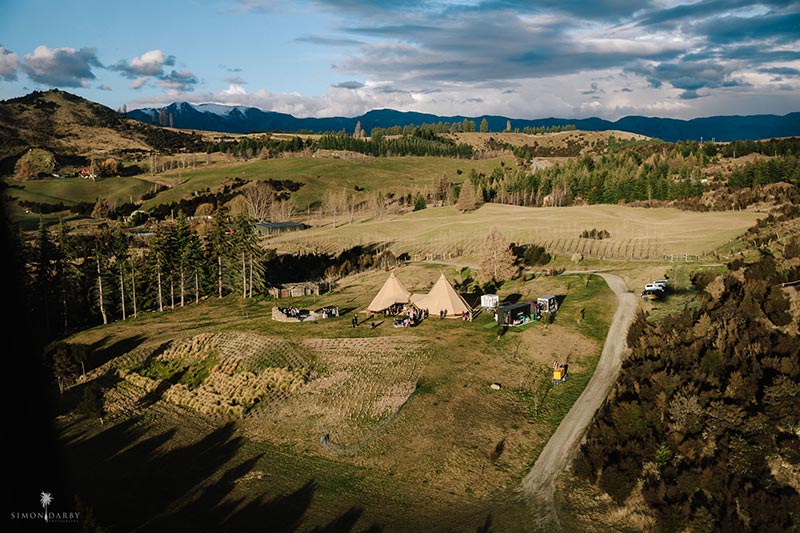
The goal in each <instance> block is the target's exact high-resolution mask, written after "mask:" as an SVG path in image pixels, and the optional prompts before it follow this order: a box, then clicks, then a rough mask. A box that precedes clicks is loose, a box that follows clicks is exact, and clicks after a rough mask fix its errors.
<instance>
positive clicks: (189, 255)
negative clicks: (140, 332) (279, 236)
mask: <svg viewBox="0 0 800 533" xmlns="http://www.w3.org/2000/svg"><path fill="white" fill-rule="evenodd" d="M17 242H18V246H19V248H20V249H19V250H18V252H19V253H20V254H21V255H22V256H23V257H25V258H27V265H28V266H27V269H26V276H25V284H26V294H27V296H28V299H29V302H28V306H29V307H28V308H29V310H30V312H31V316H32V319H33V320H34V321H35V326H36V329H37V330H39V331H41V332H42V333H43V334H44V335H46V337H47V338H54V337H57V336H60V335H62V334H64V333H67V332H69V331H72V330H75V329H77V328H82V327H86V326H89V325H94V324H99V323H102V324H107V323H108V322H110V321H113V320H126V319H128V318H131V317H136V316H138V315H139V314H140V313H142V312H148V311H165V310H169V309H175V308H176V307H183V306H186V305H189V304H192V303H197V302H199V301H200V299H201V298H205V297H209V296H216V297H220V298H221V297H223V296H225V295H227V294H231V293H234V294H238V295H240V296H241V297H242V298H252V297H253V296H256V295H260V294H263V293H264V292H265V289H266V287H265V278H264V273H265V271H264V251H263V250H262V249H261V248H260V247H259V245H258V239H257V231H256V229H255V226H254V225H253V223H252V221H251V220H250V219H248V218H247V217H245V216H239V217H236V218H233V219H226V218H224V217H216V218H214V219H213V221H211V222H210V223H204V224H203V225H202V226H199V227H193V226H192V225H191V224H190V222H189V220H188V219H187V218H186V217H184V216H183V215H179V216H178V217H177V218H175V219H174V220H167V221H163V222H161V223H159V224H158V226H157V228H156V230H155V231H154V232H153V234H152V235H139V236H136V235H130V234H129V233H126V232H125V231H123V230H122V228H121V227H119V226H116V227H115V228H113V229H112V228H110V227H109V226H107V225H105V224H103V225H100V226H98V227H97V228H95V229H93V230H91V231H90V232H86V233H77V232H72V233H70V232H68V231H67V228H66V226H65V225H64V224H63V223H62V224H59V225H58V227H57V228H55V229H54V230H51V229H49V228H47V227H46V226H45V224H44V223H41V224H40V226H39V231H38V232H37V234H36V237H35V238H34V239H33V240H31V241H30V242H24V241H23V240H21V239H18V241H17Z"/></svg>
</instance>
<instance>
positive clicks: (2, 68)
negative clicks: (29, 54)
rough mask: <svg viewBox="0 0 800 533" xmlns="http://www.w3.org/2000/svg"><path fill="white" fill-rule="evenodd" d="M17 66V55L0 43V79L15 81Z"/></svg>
mask: <svg viewBox="0 0 800 533" xmlns="http://www.w3.org/2000/svg"><path fill="white" fill-rule="evenodd" d="M18 68H19V55H17V54H15V53H14V52H12V51H11V50H9V49H7V48H6V47H5V46H3V45H0V79H2V80H3V81H15V80H16V79H17V69H18Z"/></svg>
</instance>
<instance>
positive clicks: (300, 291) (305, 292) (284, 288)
mask: <svg viewBox="0 0 800 533" xmlns="http://www.w3.org/2000/svg"><path fill="white" fill-rule="evenodd" d="M327 290H328V285H327V284H326V283H323V282H315V281H302V282H298V283H284V284H283V285H281V286H280V287H273V288H271V289H270V290H269V293H270V295H271V296H272V297H274V298H297V297H300V296H319V295H320V294H322V293H324V292H327Z"/></svg>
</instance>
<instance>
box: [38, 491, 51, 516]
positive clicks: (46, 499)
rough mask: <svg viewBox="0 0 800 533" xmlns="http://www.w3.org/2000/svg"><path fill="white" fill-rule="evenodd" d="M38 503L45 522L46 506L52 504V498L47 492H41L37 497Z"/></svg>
mask: <svg viewBox="0 0 800 533" xmlns="http://www.w3.org/2000/svg"><path fill="white" fill-rule="evenodd" d="M39 503H41V504H42V507H44V521H45V522H47V506H48V505H50V504H51V503H53V496H52V495H51V494H50V493H49V492H43V493H42V495H41V496H40V497H39Z"/></svg>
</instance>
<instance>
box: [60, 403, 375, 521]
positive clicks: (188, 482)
mask: <svg viewBox="0 0 800 533" xmlns="http://www.w3.org/2000/svg"><path fill="white" fill-rule="evenodd" d="M147 426H148V422H146V421H145V419H143V418H142V417H141V416H139V417H132V418H130V419H128V420H125V421H124V422H121V423H119V424H116V425H115V426H113V427H109V428H108V429H106V430H104V431H102V432H100V433H98V434H96V435H93V436H91V437H85V438H84V439H82V440H80V441H76V440H73V441H72V444H71V445H70V446H68V455H69V457H70V463H71V466H72V470H73V476H74V478H75V485H76V488H77V490H78V493H79V494H80V500H81V502H82V503H83V504H84V505H88V506H89V507H90V508H91V511H92V513H91V514H92V516H93V517H94V520H95V521H96V524H95V525H99V526H102V527H108V528H109V529H114V530H119V531H209V530H219V531H242V532H249V531H253V532H255V531H276V532H291V531H295V530H296V529H297V528H298V527H299V526H300V524H301V521H302V519H303V517H304V515H305V514H306V512H307V510H308V508H309V506H310V505H311V502H312V500H313V497H314V494H315V492H316V490H317V484H316V482H315V481H314V480H313V479H309V480H308V481H307V482H306V483H305V484H304V485H302V486H301V487H299V488H297V489H296V490H294V491H293V492H291V493H288V494H284V495H280V496H277V497H274V498H272V499H265V498H263V497H262V496H258V495H257V496H255V497H241V496H235V495H234V491H235V489H236V485H237V482H239V481H240V480H242V478H243V476H245V475H246V474H247V473H249V472H250V471H251V470H252V469H253V468H254V467H255V465H256V464H257V463H258V462H259V461H261V460H262V456H261V455H251V456H250V457H248V458H244V459H243V458H242V457H241V455H240V454H241V451H242V445H243V443H244V441H243V439H242V438H241V437H239V436H236V435H235V434H234V432H235V425H234V424H228V425H225V426H223V427H221V428H219V429H217V430H215V431H213V432H211V433H209V434H207V435H206V436H205V437H203V438H201V439H200V440H198V441H196V442H194V443H191V444H188V445H185V446H179V447H174V442H175V440H176V438H177V436H178V431H177V429H176V428H170V429H167V430H165V431H161V432H159V433H155V434H147V430H146V428H147ZM131 444H132V445H131ZM362 512H363V509H362V508H360V507H352V508H350V509H349V510H348V511H347V512H345V513H344V514H343V515H341V516H339V517H338V518H336V519H335V520H333V521H332V522H331V523H329V524H328V525H326V526H324V527H321V528H318V529H317V531H320V532H334V531H351V530H352V529H353V527H355V525H356V522H357V521H358V520H359V518H360V517H361V514H362ZM369 531H376V532H377V531H381V528H380V526H378V525H373V526H372V527H371V528H370V529H369Z"/></svg>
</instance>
